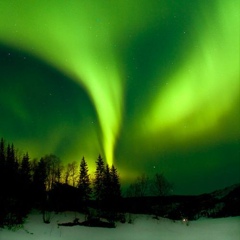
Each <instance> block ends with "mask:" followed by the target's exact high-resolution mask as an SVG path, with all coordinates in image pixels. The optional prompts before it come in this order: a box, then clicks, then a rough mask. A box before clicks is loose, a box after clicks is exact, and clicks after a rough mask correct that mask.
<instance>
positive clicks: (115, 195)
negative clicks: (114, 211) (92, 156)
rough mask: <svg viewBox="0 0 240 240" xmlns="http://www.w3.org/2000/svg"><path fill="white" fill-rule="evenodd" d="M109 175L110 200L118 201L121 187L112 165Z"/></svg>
mask: <svg viewBox="0 0 240 240" xmlns="http://www.w3.org/2000/svg"><path fill="white" fill-rule="evenodd" d="M110 175H111V185H112V187H111V191H112V194H111V195H112V200H113V201H118V200H120V199H121V185H120V180H119V175H118V172H117V169H116V168H115V167H114V166H113V165H112V167H111V170H110Z"/></svg>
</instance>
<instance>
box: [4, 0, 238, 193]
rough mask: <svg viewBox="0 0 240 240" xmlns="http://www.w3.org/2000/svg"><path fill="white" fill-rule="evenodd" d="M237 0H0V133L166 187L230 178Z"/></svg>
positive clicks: (25, 146) (208, 186)
mask: <svg viewBox="0 0 240 240" xmlns="http://www.w3.org/2000/svg"><path fill="white" fill-rule="evenodd" d="M239 31H240V21H239V1H238V0H211V1H209V0H195V1H190V0H188V1H187V0H112V1H110V0H92V1H91V0H81V1H77V0H76V1H73V0H69V1H63V0H51V1H50V0H39V1H37V0H35V1H33V0H31V1H30V0H22V1H21V0H19V1H17V0H15V1H11V0H1V1H0V137H3V138H4V139H5V140H6V141H8V142H13V143H14V145H15V146H16V147H17V148H19V149H20V150H22V151H24V152H25V151H28V152H29V155H30V157H31V158H32V159H33V158H40V157H42V156H44V155H46V154H50V153H53V154H56V155H57V156H59V157H60V158H61V160H62V161H63V162H65V163H68V162H72V161H79V162H80V160H81V158H82V156H84V157H85V159H86V161H87V162H88V165H89V168H90V170H91V171H94V169H95V161H96V159H97V157H98V154H101V155H102V156H103V158H104V160H105V161H106V162H107V163H109V164H112V163H114V165H116V167H117V168H118V171H119V173H120V177H121V179H122V180H123V182H129V181H131V180H133V179H134V178H136V176H138V175H140V174H142V173H146V174H148V175H149V176H152V175H153V174H155V173H157V172H163V173H164V174H165V176H166V177H167V178H168V179H169V180H170V181H171V182H172V183H173V184H174V192H173V193H175V194H199V193H204V192H209V191H212V190H215V189H217V188H222V187H225V186H228V185H230V184H234V183H238V182H240V176H239V175H240V174H239V173H240V79H239V77H240V76H239V75H240V74H239V71H240V69H239V66H240V65H239V52H240V49H239V45H240V40H239V36H240V33H239Z"/></svg>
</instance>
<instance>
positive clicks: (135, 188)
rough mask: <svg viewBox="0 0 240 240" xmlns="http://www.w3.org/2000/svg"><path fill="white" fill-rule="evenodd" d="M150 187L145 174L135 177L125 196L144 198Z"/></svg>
mask: <svg viewBox="0 0 240 240" xmlns="http://www.w3.org/2000/svg"><path fill="white" fill-rule="evenodd" d="M149 186H150V180H149V177H148V176H147V175H146V174H142V175H141V176H139V177H137V179H136V180H135V182H134V183H132V184H131V185H130V186H129V188H128V190H127V196H128V197H144V196H147V195H148V192H149Z"/></svg>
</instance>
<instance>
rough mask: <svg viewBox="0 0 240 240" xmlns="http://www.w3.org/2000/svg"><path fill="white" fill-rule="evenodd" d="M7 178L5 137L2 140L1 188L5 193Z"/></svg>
mask: <svg viewBox="0 0 240 240" xmlns="http://www.w3.org/2000/svg"><path fill="white" fill-rule="evenodd" d="M5 180H6V169H5V143H4V140H3V138H2V139H1V142H0V189H1V191H3V192H2V194H3V195H4V185H5V183H4V181H5Z"/></svg>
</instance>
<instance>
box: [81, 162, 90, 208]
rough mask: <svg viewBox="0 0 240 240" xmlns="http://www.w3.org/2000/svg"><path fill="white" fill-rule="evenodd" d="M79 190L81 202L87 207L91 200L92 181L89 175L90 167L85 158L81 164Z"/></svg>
mask: <svg viewBox="0 0 240 240" xmlns="http://www.w3.org/2000/svg"><path fill="white" fill-rule="evenodd" d="M78 188H79V190H80V195H81V200H82V202H83V204H84V205H85V204H86V203H87V202H88V201H89V200H90V198H91V193H92V189H91V181H90V177H89V174H88V166H87V162H86V161H85V159H84V157H83V158H82V160H81V163H80V175H79V183H78Z"/></svg>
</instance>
